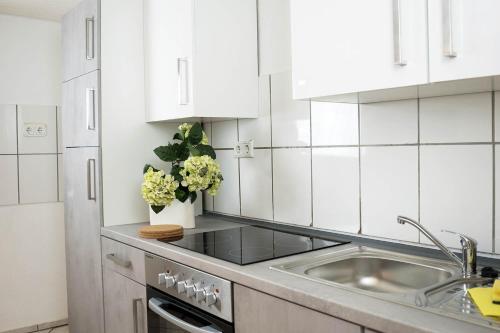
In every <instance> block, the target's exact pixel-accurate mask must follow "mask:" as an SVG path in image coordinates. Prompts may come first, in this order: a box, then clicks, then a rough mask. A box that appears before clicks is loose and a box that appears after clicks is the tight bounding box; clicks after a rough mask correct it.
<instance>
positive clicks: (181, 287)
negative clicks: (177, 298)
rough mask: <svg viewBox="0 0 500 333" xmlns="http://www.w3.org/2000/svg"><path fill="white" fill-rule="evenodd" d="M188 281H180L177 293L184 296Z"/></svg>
mask: <svg viewBox="0 0 500 333" xmlns="http://www.w3.org/2000/svg"><path fill="white" fill-rule="evenodd" d="M186 285H187V283H186V281H179V282H177V293H178V294H182V293H185V292H186Z"/></svg>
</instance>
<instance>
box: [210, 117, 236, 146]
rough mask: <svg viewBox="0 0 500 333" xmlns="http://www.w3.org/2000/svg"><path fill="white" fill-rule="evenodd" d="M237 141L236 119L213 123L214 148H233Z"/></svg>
mask: <svg viewBox="0 0 500 333" xmlns="http://www.w3.org/2000/svg"><path fill="white" fill-rule="evenodd" d="M237 142H238V127H237V121H236V120H227V121H216V122H213V123H212V146H213V147H214V148H233V147H234V145H236V143H237Z"/></svg>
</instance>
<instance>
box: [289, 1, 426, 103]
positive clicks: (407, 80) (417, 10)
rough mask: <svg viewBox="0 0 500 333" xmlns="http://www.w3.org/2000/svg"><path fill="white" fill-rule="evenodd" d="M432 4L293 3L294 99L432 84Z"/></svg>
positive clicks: (378, 2)
mask: <svg viewBox="0 0 500 333" xmlns="http://www.w3.org/2000/svg"><path fill="white" fill-rule="evenodd" d="M426 4H427V1H426V0H411V1H405V0H400V1H393V0H379V1H373V0H350V1H345V0H291V36H292V37H291V38H292V68H293V96H294V98H296V99H302V98H309V97H316V96H326V95H337V94H343V93H350V92H357V91H367V90H374V89H379V88H381V87H384V88H392V87H401V86H409V85H416V84H423V83H426V82H427V31H426V15H427V12H426V9H427V7H426Z"/></svg>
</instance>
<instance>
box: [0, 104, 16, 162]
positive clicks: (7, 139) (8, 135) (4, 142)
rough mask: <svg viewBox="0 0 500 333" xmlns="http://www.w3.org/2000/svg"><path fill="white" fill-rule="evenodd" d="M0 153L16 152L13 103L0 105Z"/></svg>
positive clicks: (14, 109)
mask: <svg viewBox="0 0 500 333" xmlns="http://www.w3.org/2000/svg"><path fill="white" fill-rule="evenodd" d="M0 154H17V125H16V106H15V105H0Z"/></svg>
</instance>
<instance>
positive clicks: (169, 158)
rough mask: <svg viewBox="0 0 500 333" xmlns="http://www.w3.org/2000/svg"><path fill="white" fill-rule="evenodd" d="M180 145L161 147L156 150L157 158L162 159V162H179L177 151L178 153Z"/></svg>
mask: <svg viewBox="0 0 500 333" xmlns="http://www.w3.org/2000/svg"><path fill="white" fill-rule="evenodd" d="M178 146H179V144H178V143H174V144H170V143H169V144H168V146H160V147H157V148H156V149H155V150H154V153H155V154H156V156H158V157H159V158H160V160H162V161H165V162H173V161H176V160H177V151H178Z"/></svg>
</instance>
